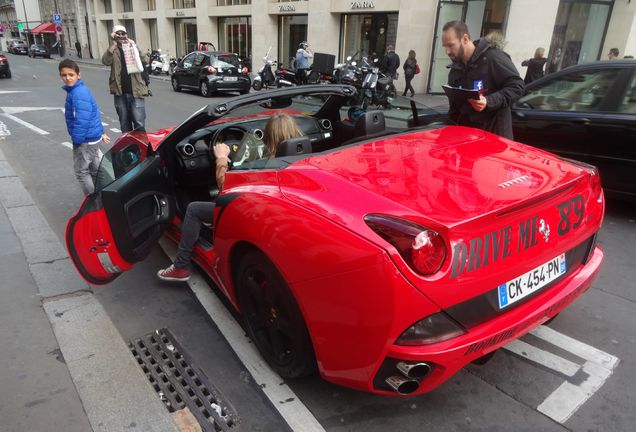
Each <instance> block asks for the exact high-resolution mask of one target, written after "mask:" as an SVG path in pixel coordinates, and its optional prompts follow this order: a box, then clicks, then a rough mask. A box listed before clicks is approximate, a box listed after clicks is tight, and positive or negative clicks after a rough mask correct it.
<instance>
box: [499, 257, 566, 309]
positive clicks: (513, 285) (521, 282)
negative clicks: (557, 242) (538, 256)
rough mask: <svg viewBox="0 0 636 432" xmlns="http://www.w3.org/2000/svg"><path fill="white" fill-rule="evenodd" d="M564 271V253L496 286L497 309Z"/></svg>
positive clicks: (532, 290)
mask: <svg viewBox="0 0 636 432" xmlns="http://www.w3.org/2000/svg"><path fill="white" fill-rule="evenodd" d="M565 271H566V264H565V254H561V255H559V256H558V257H556V258H554V259H551V260H550V261H548V262H546V263H544V264H542V265H540V266H539V267H537V268H535V269H532V270H530V271H529V272H528V273H526V274H523V275H521V276H519V277H517V278H515V279H512V280H510V281H508V282H506V283H504V284H501V285H499V286H498V287H497V289H498V291H499V309H504V308H506V307H508V306H510V305H511V304H513V303H516V302H518V301H519V300H521V299H523V298H524V297H527V296H529V295H530V294H532V293H534V292H537V291H539V290H540V289H541V288H543V287H544V286H546V285H547V284H549V283H550V282H552V281H553V280H555V279H556V278H558V277H559V276H561V275H562V274H564V273H565Z"/></svg>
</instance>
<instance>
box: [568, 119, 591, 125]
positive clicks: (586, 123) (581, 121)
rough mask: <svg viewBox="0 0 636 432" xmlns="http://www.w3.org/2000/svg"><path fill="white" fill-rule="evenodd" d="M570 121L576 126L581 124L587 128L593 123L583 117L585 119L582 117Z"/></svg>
mask: <svg viewBox="0 0 636 432" xmlns="http://www.w3.org/2000/svg"><path fill="white" fill-rule="evenodd" d="M570 121H571V122H572V123H574V124H579V125H583V126H587V125H589V124H590V123H591V122H592V121H591V120H590V119H589V118H585V117H583V118H580V117H577V118H573V119H571V120H570Z"/></svg>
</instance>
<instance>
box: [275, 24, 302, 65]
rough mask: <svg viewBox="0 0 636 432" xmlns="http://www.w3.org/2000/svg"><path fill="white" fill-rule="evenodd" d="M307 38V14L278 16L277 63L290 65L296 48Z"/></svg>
mask: <svg viewBox="0 0 636 432" xmlns="http://www.w3.org/2000/svg"><path fill="white" fill-rule="evenodd" d="M306 40H307V15H280V16H279V17H278V64H280V65H284V66H291V64H292V60H293V59H294V58H295V56H296V50H298V46H299V45H300V43H301V42H303V41H306Z"/></svg>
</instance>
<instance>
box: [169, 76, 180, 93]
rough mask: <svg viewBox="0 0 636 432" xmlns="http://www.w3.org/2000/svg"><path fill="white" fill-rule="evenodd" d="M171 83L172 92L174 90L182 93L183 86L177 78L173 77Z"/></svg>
mask: <svg viewBox="0 0 636 432" xmlns="http://www.w3.org/2000/svg"><path fill="white" fill-rule="evenodd" d="M170 81H171V82H172V90H174V91H176V92H180V91H181V86H180V85H179V81H177V79H176V78H175V77H172V79H171V80H170Z"/></svg>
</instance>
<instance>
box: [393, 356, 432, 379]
mask: <svg viewBox="0 0 636 432" xmlns="http://www.w3.org/2000/svg"><path fill="white" fill-rule="evenodd" d="M396 367H397V369H398V370H399V371H400V372H401V373H402V375H404V376H405V377H407V378H408V379H412V380H421V379H423V378H424V377H426V375H428V374H429V373H430V372H431V366H430V365H429V364H428V363H424V362H422V363H406V362H403V361H401V362H399V363H398V364H397V365H396Z"/></svg>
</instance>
